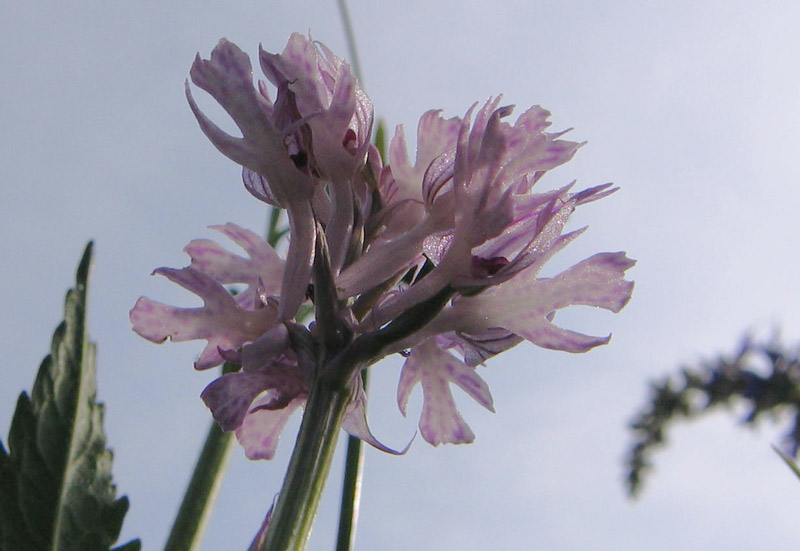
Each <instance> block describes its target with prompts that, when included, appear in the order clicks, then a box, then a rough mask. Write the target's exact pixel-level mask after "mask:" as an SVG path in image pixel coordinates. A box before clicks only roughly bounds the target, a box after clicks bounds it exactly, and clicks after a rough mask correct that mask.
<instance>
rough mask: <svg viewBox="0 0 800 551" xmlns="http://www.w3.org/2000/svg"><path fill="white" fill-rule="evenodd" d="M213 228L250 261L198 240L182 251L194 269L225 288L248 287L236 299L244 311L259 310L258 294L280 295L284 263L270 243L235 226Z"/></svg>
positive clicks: (207, 241) (208, 242)
mask: <svg viewBox="0 0 800 551" xmlns="http://www.w3.org/2000/svg"><path fill="white" fill-rule="evenodd" d="M211 228H212V229H215V230H217V231H219V232H220V233H222V234H223V235H225V236H226V237H228V238H229V239H231V240H232V241H233V242H235V243H236V244H237V245H239V246H240V247H241V248H242V249H244V250H245V251H246V252H247V254H248V258H243V257H241V256H239V255H235V254H233V253H231V252H229V251H227V250H226V249H224V248H222V247H221V246H220V245H218V244H217V243H215V242H214V241H211V240H209V239H195V240H193V241H191V242H190V243H189V244H188V245H187V246H186V247H185V248H184V249H183V250H184V252H186V253H187V254H188V255H189V256H190V257H191V259H192V263H191V267H192V268H194V269H196V270H198V271H201V272H203V273H204V274H206V275H208V276H211V277H212V278H213V279H215V280H216V281H217V282H219V283H222V284H226V285H227V284H231V283H244V284H247V286H248V287H247V289H245V290H244V291H243V292H241V293H239V294H238V295H237V296H236V302H237V303H238V304H239V305H240V306H242V307H243V308H245V309H250V310H252V309H254V308H255V306H256V305H258V306H259V307H260V305H261V302H260V301H257V300H256V298H257V297H256V294H257V291H260V293H261V294H263V295H265V296H275V295H278V293H279V292H280V288H281V278H282V276H283V266H284V261H283V260H282V259H281V258H280V257H279V256H278V254H277V253H276V252H275V250H274V249H273V248H272V247H270V245H269V243H267V242H266V241H265V240H264V239H263V238H262V237H261V236H259V235H258V234H256V233H254V232H251V231H250V230H246V229H244V228H242V227H240V226H237V225H236V224H231V223H228V224H224V225H222V226H211ZM259 287H260V289H259Z"/></svg>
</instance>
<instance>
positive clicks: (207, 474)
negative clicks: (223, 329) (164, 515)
mask: <svg viewBox="0 0 800 551" xmlns="http://www.w3.org/2000/svg"><path fill="white" fill-rule="evenodd" d="M237 367H238V366H233V365H231V364H228V363H226V364H225V365H224V366H223V370H222V372H223V373H229V372H231V371H235V370H236V369H237ZM231 436H232V434H231V433H225V432H222V431H221V430H220V428H219V427H218V426H217V424H216V423H215V422H213V421H212V422H211V426H210V427H209V429H208V434H207V436H206V442H205V444H204V445H203V450H202V451H201V452H200V457H198V458H197V464H196V465H195V467H194V472H193V473H192V479H191V480H190V481H189V487H188V488H187V489H186V493H185V494H184V496H183V502H182V503H181V507H180V509H178V515H177V516H176V517H175V522H174V524H173V525H172V530H171V531H170V533H169V539H167V544H166V546H164V551H194V550H196V549H199V547H200V541H201V540H202V538H203V533H204V532H205V529H206V524H207V523H208V518H209V517H210V516H211V505H212V504H213V503H214V499H215V498H216V497H217V493H218V491H219V487H220V484H221V483H222V474H223V473H224V472H225V465H226V464H227V463H228V459H229V458H230V456H231V449H232V446H231V440H232V438H231Z"/></svg>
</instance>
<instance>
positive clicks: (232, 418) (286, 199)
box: [130, 34, 634, 459]
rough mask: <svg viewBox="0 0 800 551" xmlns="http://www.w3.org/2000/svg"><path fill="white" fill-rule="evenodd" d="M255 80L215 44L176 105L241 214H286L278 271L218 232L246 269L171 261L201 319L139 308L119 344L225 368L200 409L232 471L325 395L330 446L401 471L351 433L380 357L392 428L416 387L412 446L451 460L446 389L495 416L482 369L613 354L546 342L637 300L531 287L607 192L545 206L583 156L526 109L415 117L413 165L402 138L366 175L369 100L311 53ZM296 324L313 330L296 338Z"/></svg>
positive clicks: (602, 259) (620, 281)
mask: <svg viewBox="0 0 800 551" xmlns="http://www.w3.org/2000/svg"><path fill="white" fill-rule="evenodd" d="M258 65H259V66H260V68H261V71H262V72H263V74H264V76H265V77H266V80H261V81H258V82H254V81H253V70H252V64H251V61H250V58H249V57H248V56H247V54H245V53H244V52H243V51H242V50H241V49H239V48H238V47H237V46H236V45H235V44H233V43H231V42H229V41H227V40H225V39H222V40H220V41H219V43H218V44H217V45H216V47H215V48H214V49H213V50H212V52H211V55H210V57H209V58H207V59H204V58H203V57H201V56H199V55H198V56H197V58H196V59H195V61H194V63H193V64H192V67H191V70H190V78H191V82H192V84H189V83H188V82H187V84H186V96H187V100H188V102H189V107H190V109H191V110H192V112H193V113H194V116H195V118H196V119H197V121H198V124H199V125H200V128H201V130H202V131H203V132H204V133H205V135H206V136H207V137H208V138H209V140H210V141H211V142H212V144H213V145H214V146H215V147H216V148H217V149H218V150H219V151H220V152H222V153H223V154H224V155H226V156H227V157H229V158H230V159H231V160H233V161H234V162H236V163H237V164H239V165H241V167H242V180H243V183H244V187H245V188H246V190H247V191H248V192H249V193H250V195H252V196H253V197H255V198H256V199H258V200H259V201H262V202H264V203H267V204H269V205H272V206H274V207H276V208H281V209H285V210H286V214H287V217H288V247H283V248H282V247H278V249H279V250H283V249H284V248H285V249H286V250H285V255H279V254H278V253H277V252H276V250H275V249H274V248H273V247H272V246H270V245H269V244H268V243H267V241H266V240H264V239H263V238H262V237H260V236H259V235H258V234H256V233H254V232H251V231H249V230H246V229H244V228H241V227H239V226H237V225H236V224H234V223H230V222H229V223H226V224H222V225H219V226H212V229H213V230H215V231H217V232H219V234H221V235H222V236H224V237H226V238H228V239H229V240H230V241H231V242H232V243H233V244H235V245H236V246H238V247H239V248H240V249H241V250H242V251H243V252H244V254H242V253H234V252H231V251H229V250H227V248H225V247H223V246H221V245H219V244H218V243H216V241H214V240H211V239H195V240H193V241H191V242H190V243H189V244H188V245H187V246H186V248H185V249H184V251H185V252H186V253H187V254H188V255H189V258H190V264H189V265H188V266H187V267H185V268H182V269H172V268H158V269H157V270H155V272H154V273H155V274H157V275H162V276H164V277H166V278H167V279H169V280H171V281H173V282H175V283H177V284H179V285H181V286H182V287H184V288H185V289H187V290H188V291H190V292H192V293H194V294H196V295H197V296H199V297H200V298H201V299H202V300H203V303H204V304H203V306H202V307H200V308H177V307H173V306H168V305H165V304H162V303H159V302H156V301H154V300H151V299H149V298H146V297H141V298H140V299H139V300H138V301H137V302H136V304H135V306H134V307H133V309H132V310H131V312H130V319H131V322H132V324H133V329H134V331H136V332H137V333H138V334H139V335H141V336H142V337H144V338H146V339H149V340H151V341H154V342H163V341H165V340H168V339H169V340H174V341H184V340H192V339H198V340H204V341H206V344H205V347H204V348H203V350H202V352H201V353H200V355H199V358H198V359H197V362H196V363H195V366H196V367H197V368H198V369H206V368H209V367H213V366H215V365H219V364H221V363H222V362H223V361H225V362H228V363H236V364H239V365H240V366H241V369H240V370H239V371H236V372H232V373H227V374H225V375H223V376H222V377H220V378H218V379H216V380H215V381H213V382H212V383H211V384H210V385H208V387H207V388H206V389H205V390H204V391H203V393H202V399H203V400H204V401H205V403H206V404H207V406H208V407H209V409H210V410H211V412H212V414H213V416H214V418H215V419H216V421H217V422H218V423H219V425H220V426H221V427H222V428H223V429H224V430H227V431H233V432H235V433H236V436H237V439H238V440H239V442H240V443H241V445H242V447H243V448H244V450H245V454H246V455H247V457H249V458H252V459H269V458H271V457H273V456H274V454H275V451H276V446H277V443H278V439H279V436H280V434H281V433H282V431H283V430H284V427H285V425H286V422H287V420H288V419H289V417H290V416H291V415H292V413H293V412H294V411H296V410H298V409H300V408H303V407H304V405H305V404H306V402H307V400H308V399H309V396H311V395H312V394H311V393H312V391H313V390H314V388H316V387H315V385H317V384H319V381H320V380H324V379H326V378H329V379H330V378H335V380H337V381H339V383H340V384H342V385H344V386H343V387H342V388H346V389H347V392H348V393H349V402H348V406H347V410H346V412H345V415H344V420H343V422H342V428H344V429H345V430H346V431H348V432H349V433H350V434H353V435H356V436H358V437H359V438H362V439H363V440H365V441H366V442H369V443H370V444H372V445H373V446H375V447H377V448H379V449H381V450H384V451H387V452H392V453H403V452H404V451H405V450H399V451H394V450H392V449H390V448H388V447H386V446H385V445H383V444H382V443H380V442H379V441H378V440H377V439H376V438H375V436H374V435H373V434H372V433H371V431H370V429H369V426H368V424H367V413H366V412H367V404H366V394H365V393H364V389H363V384H362V378H361V373H362V371H363V370H364V369H367V368H369V369H375V368H378V369H379V367H370V366H372V365H373V364H375V363H376V362H377V361H378V360H380V359H381V358H383V357H385V356H387V355H389V354H394V353H400V354H402V355H403V356H404V357H405V361H404V364H403V368H402V370H401V374H400V380H399V383H398V388H397V405H398V407H399V409H400V411H401V413H403V415H405V414H406V413H408V404H409V397H410V396H411V394H412V393H413V392H414V391H415V389H416V388H418V387H419V388H420V389H421V391H422V410H421V414H420V420H419V432H420V434H421V435H422V438H423V439H424V440H426V441H427V442H429V443H430V444H432V445H439V444H444V443H451V444H460V443H468V442H471V441H472V440H473V439H474V438H475V435H474V433H473V431H472V429H471V428H470V427H469V425H468V424H467V422H466V420H465V419H464V418H463V417H462V415H461V413H460V412H459V411H458V408H457V407H456V403H455V400H454V396H453V392H452V389H453V388H454V387H458V388H460V389H461V391H463V392H464V393H466V394H467V395H468V396H470V397H471V398H472V399H474V400H475V401H476V402H477V403H479V404H480V405H481V406H482V407H484V408H485V409H487V410H489V411H494V402H493V398H492V395H491V392H490V390H489V386H488V384H487V383H486V381H485V380H484V379H483V377H481V375H480V373H479V372H480V370H482V369H483V368H484V364H485V362H487V361H488V360H490V359H491V358H493V357H494V356H496V355H498V354H501V353H502V352H504V351H505V350H508V349H509V348H511V347H513V346H516V345H518V344H519V343H521V342H522V341H529V342H530V343H533V344H535V345H537V346H539V347H543V348H548V349H553V350H561V351H565V352H571V353H579V352H586V351H588V350H590V349H592V348H594V347H596V346H600V345H603V344H606V343H608V342H609V339H610V334H601V335H599V336H594V335H585V334H582V333H579V332H577V331H573V330H571V329H569V328H567V327H561V326H559V325H558V324H557V317H556V316H557V312H558V311H559V310H561V309H565V308H569V307H570V306H575V305H578V306H590V307H596V308H602V309H605V310H608V311H610V312H619V311H620V310H621V309H622V308H623V307H624V306H625V304H626V303H627V302H628V301H629V299H630V297H631V294H632V292H633V282H631V281H629V280H627V279H625V274H626V272H627V271H628V270H629V269H630V268H631V267H632V266H633V265H634V261H633V260H631V259H630V258H628V257H627V255H626V254H625V253H623V252H601V253H597V254H594V255H592V256H590V257H589V258H586V259H584V260H582V261H580V262H578V263H576V264H575V265H574V266H572V267H570V268H567V269H566V270H564V271H562V272H561V273H559V274H557V275H555V276H552V277H542V276H541V275H540V274H541V271H542V269H543V267H544V266H545V265H546V264H547V263H548V261H549V260H550V259H551V258H552V257H553V256H554V255H555V254H557V253H558V252H560V251H561V250H562V249H564V248H565V247H566V246H568V245H569V244H570V243H571V242H572V241H573V240H575V239H576V238H578V237H579V236H580V235H581V234H582V233H583V232H584V231H585V229H586V228H580V229H577V230H572V231H565V228H567V224H568V222H569V221H570V219H571V217H572V215H573V214H574V213H575V212H576V210H578V209H582V208H583V206H584V205H586V204H588V203H592V202H595V201H598V200H600V199H603V198H606V197H608V196H609V195H611V194H612V193H614V192H615V191H617V188H616V187H613V186H612V185H611V184H601V185H595V186H592V187H588V188H585V189H576V187H575V183H574V182H572V183H566V184H565V183H563V182H562V183H561V185H560V187H552V186H551V187H549V188H544V189H542V181H543V180H544V179H545V177H546V176H547V173H548V171H550V170H552V169H553V168H556V167H558V166H560V165H563V164H564V163H566V162H568V161H569V160H570V159H571V158H572V157H573V156H574V155H575V154H576V152H577V151H578V150H579V149H580V148H581V147H583V146H584V144H585V142H578V141H571V140H568V139H566V138H565V133H566V132H551V131H549V127H550V122H549V117H550V113H549V112H548V111H547V110H545V109H544V108H542V107H540V106H533V107H530V108H528V109H525V110H521V111H517V112H518V113H519V115H518V116H516V118H515V119H514V118H513V117H514V116H515V115H514V112H515V108H514V106H511V105H506V104H503V103H502V97H501V96H497V97H493V98H489V99H488V100H486V101H484V102H483V103H475V104H473V105H472V106H471V107H469V109H467V110H466V112H465V113H464V115H463V117H452V118H447V117H445V116H443V115H442V112H441V111H440V110H429V111H427V112H425V113H424V114H423V115H422V116H421V117H420V119H419V122H418V125H417V129H416V144H417V148H416V153H415V154H414V155H410V154H409V153H408V152H407V149H406V134H405V130H404V128H403V127H402V126H398V127H397V128H396V130H395V133H394V136H393V137H392V138H391V140H390V142H389V147H388V150H387V151H386V154H385V156H382V155H381V154H380V153H379V152H378V150H377V148H376V147H375V146H373V145H371V144H370V140H371V132H372V123H373V106H372V102H371V100H370V99H369V97H368V96H367V95H366V94H365V93H364V90H363V89H362V88H361V86H360V84H359V82H358V80H357V79H356V78H355V76H354V74H353V71H352V69H351V68H350V66H349V65H348V64H347V63H346V62H345V61H344V60H342V59H341V58H339V57H337V56H336V55H335V54H334V53H333V52H331V51H330V50H329V49H328V48H327V47H325V46H324V45H323V44H321V43H319V42H315V41H313V40H311V37H310V36H304V35H301V34H293V35H291V37H290V38H289V41H288V43H287V45H286V47H285V48H284V50H283V51H282V52H281V53H280V54H272V53H268V52H267V51H265V50H264V49H263V48H260V50H259V53H258ZM193 87H197V88H199V89H201V90H203V91H204V92H206V93H208V94H209V95H211V96H212V97H213V98H214V100H216V101H217V102H218V103H219V104H220V106H222V108H223V109H224V110H225V112H226V113H227V114H228V115H229V116H230V118H231V119H232V120H233V122H234V123H235V124H236V125H237V127H238V128H239V130H240V132H241V136H233V135H230V134H228V133H227V132H225V131H223V130H222V129H221V128H220V127H219V126H217V125H216V124H215V123H214V122H212V121H211V120H210V119H209V118H208V117H207V116H206V115H205V114H204V113H203V112H202V111H201V110H200V108H199V106H198V104H197V102H196V101H195V99H194V96H193V93H194V92H193ZM301 308H302V309H301ZM312 309H313V311H314V320H313V321H311V322H309V323H301V321H299V320H298V319H296V318H297V316H298V315H299V314H300V313H301V312H304V311H307V310H312Z"/></svg>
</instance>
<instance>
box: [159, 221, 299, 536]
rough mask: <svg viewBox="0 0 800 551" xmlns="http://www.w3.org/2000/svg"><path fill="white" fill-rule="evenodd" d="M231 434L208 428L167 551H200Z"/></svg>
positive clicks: (270, 234)
mask: <svg viewBox="0 0 800 551" xmlns="http://www.w3.org/2000/svg"><path fill="white" fill-rule="evenodd" d="M280 216H281V209H279V208H276V207H272V210H271V212H270V217H269V226H268V228H267V241H268V242H269V244H270V245H272V246H273V247H274V246H275V245H276V244H277V243H278V241H279V240H280V238H281V237H283V236H284V235H285V234H286V230H285V229H283V230H281V229H279V228H278V223H279V221H280ZM238 369H239V366H237V365H233V364H230V363H227V362H226V363H225V365H223V366H222V374H223V375H224V374H226V373H232V372H234V371H236V370H238ZM232 444H233V438H232V434H231V433H226V432H222V431H221V430H220V428H219V426H217V423H216V422H215V421H211V426H210V427H209V428H208V434H207V435H206V442H205V444H203V450H202V451H201V452H200V456H199V457H198V458H197V463H196V464H195V467H194V472H193V473H192V478H191V480H190V481H189V487H188V488H187V489H186V493H185V494H184V496H183V502H182V503H181V506H180V509H178V514H177V516H176V517H175V522H174V523H173V525H172V530H171V531H170V533H169V538H168V539H167V544H166V546H165V547H164V551H196V550H197V549H199V547H200V542H201V541H202V539H203V534H204V532H205V527H206V523H207V522H208V518H209V517H210V516H211V506H212V505H213V503H214V500H215V499H216V497H217V493H218V492H219V487H220V485H221V484H222V477H223V475H224V474H225V466H226V465H227V464H228V459H229V458H230V454H231V450H232V448H233V446H232Z"/></svg>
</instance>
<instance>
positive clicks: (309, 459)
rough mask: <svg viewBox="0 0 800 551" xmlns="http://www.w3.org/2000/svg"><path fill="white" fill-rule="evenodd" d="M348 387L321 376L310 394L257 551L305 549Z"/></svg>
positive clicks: (348, 394)
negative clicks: (264, 533) (282, 479)
mask: <svg viewBox="0 0 800 551" xmlns="http://www.w3.org/2000/svg"><path fill="white" fill-rule="evenodd" d="M351 392H352V390H351V389H350V387H349V386H348V385H347V384H346V383H343V382H342V381H341V379H338V378H336V379H331V378H329V377H325V376H324V375H323V376H321V377H320V378H318V379H317V380H316V381H315V384H314V385H313V387H312V389H311V392H310V394H309V396H308V401H307V403H306V406H305V413H304V414H303V421H302V422H301V424H300V433H299V434H298V436H297V442H296V443H295V446H294V451H293V452H292V458H291V460H290V461H289V469H288V471H287V472H286V478H285V479H284V481H283V488H282V489H281V493H280V496H279V497H278V502H277V504H276V505H275V509H274V510H273V512H272V517H271V518H270V521H269V529H268V530H267V534H266V538H265V540H264V542H263V543H262V544H261V545H260V546H259V551H302V550H304V549H305V546H306V542H307V541H308V536H309V535H310V534H311V526H312V524H313V522H314V516H315V515H316V512H317V507H318V505H319V500H320V497H321V496H322V489H323V487H324V486H325V480H326V478H327V477H328V472H329V471H330V467H331V462H332V460H333V453H334V451H335V450H336V442H337V440H338V437H339V430H340V428H341V426H342V420H343V419H344V413H345V409H346V408H347V404H348V402H349V401H350V397H351Z"/></svg>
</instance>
